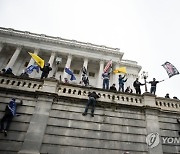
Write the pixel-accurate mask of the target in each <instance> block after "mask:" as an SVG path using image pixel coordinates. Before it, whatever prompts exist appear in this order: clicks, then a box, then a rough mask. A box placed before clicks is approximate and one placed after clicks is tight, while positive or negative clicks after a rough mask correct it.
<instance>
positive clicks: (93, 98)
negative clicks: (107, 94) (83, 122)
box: [82, 91, 99, 117]
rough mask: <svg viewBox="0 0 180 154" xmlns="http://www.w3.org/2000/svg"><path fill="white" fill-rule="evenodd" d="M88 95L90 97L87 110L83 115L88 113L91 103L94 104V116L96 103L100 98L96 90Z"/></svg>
mask: <svg viewBox="0 0 180 154" xmlns="http://www.w3.org/2000/svg"><path fill="white" fill-rule="evenodd" d="M88 97H89V99H88V102H87V105H86V108H85V111H84V112H83V113H82V115H83V116H86V115H87V112H88V108H89V105H90V104H92V109H91V116H92V117H94V109H95V105H96V99H97V98H99V96H98V95H97V94H96V92H95V91H93V92H92V93H89V95H88Z"/></svg>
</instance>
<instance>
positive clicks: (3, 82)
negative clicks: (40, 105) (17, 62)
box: [0, 75, 43, 92]
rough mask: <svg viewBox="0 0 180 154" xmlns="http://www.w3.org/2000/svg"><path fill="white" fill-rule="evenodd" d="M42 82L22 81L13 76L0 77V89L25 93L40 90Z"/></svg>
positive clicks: (22, 79)
mask: <svg viewBox="0 0 180 154" xmlns="http://www.w3.org/2000/svg"><path fill="white" fill-rule="evenodd" d="M42 84H43V82H42V81H39V80H36V79H24V78H20V77H15V76H13V77H12V76H4V75H3V76H2V75H0V87H1V88H8V89H19V90H27V91H32V92H34V91H36V90H40V89H41V88H42Z"/></svg>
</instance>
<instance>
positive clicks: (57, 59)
mask: <svg viewBox="0 0 180 154" xmlns="http://www.w3.org/2000/svg"><path fill="white" fill-rule="evenodd" d="M61 62H62V58H60V57H56V64H55V71H54V73H53V76H52V78H54V79H55V78H56V72H57V70H58V67H59V65H60V63H61Z"/></svg>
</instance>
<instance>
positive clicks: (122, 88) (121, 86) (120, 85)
mask: <svg viewBox="0 0 180 154" xmlns="http://www.w3.org/2000/svg"><path fill="white" fill-rule="evenodd" d="M124 78H125V75H124V76H122V75H119V79H118V80H119V91H121V92H124V83H125V82H126V81H127V78H126V79H125V80H124Z"/></svg>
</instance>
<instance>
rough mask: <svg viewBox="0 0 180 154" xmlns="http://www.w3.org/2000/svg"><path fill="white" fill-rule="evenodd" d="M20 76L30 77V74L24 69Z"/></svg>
mask: <svg viewBox="0 0 180 154" xmlns="http://www.w3.org/2000/svg"><path fill="white" fill-rule="evenodd" d="M20 77H23V78H29V74H28V73H27V72H26V71H23V72H22V73H21V75H20Z"/></svg>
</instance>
